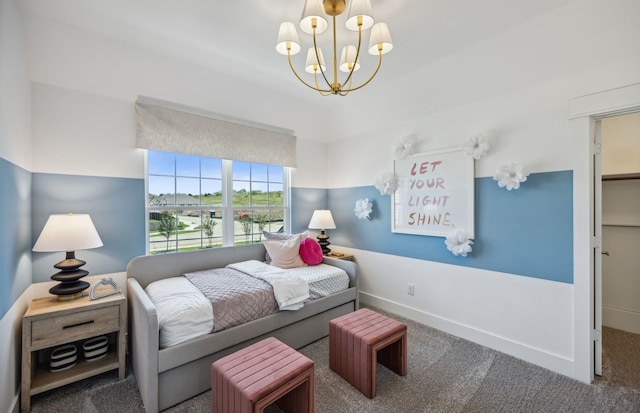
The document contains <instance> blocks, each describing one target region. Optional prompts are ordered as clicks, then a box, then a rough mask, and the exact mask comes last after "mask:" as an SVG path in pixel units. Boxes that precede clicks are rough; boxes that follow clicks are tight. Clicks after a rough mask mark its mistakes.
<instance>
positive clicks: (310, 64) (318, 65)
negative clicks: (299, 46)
mask: <svg viewBox="0 0 640 413" xmlns="http://www.w3.org/2000/svg"><path fill="white" fill-rule="evenodd" d="M318 57H320V62H318V59H317V57H316V49H314V48H313V47H310V48H309V50H308V51H307V63H306V64H305V65H304V70H306V71H307V72H308V73H315V72H316V70H320V71H322V72H324V71H325V69H326V68H327V67H326V66H325V64H324V57H323V56H322V50H321V49H320V48H318Z"/></svg>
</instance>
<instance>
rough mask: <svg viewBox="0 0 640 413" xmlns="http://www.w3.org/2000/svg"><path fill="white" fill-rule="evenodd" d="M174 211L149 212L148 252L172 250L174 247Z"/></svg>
mask: <svg viewBox="0 0 640 413" xmlns="http://www.w3.org/2000/svg"><path fill="white" fill-rule="evenodd" d="M177 226H178V221H177V216H176V213H175V211H162V212H159V211H152V212H150V213H149V252H150V253H152V254H157V253H165V252H172V251H175V249H176V242H175V241H176V236H177V232H176V228H177Z"/></svg>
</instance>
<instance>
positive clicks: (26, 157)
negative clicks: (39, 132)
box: [0, 0, 31, 170]
mask: <svg viewBox="0 0 640 413" xmlns="http://www.w3.org/2000/svg"><path fill="white" fill-rule="evenodd" d="M25 46H26V45H25V39H24V34H23V23H22V15H21V13H20V11H19V10H18V8H17V6H16V3H15V1H14V0H0V158H4V159H6V160H8V161H10V162H12V163H14V164H16V165H18V166H20V167H22V168H24V169H26V170H29V169H30V168H31V109H30V105H31V89H30V79H29V70H28V66H27V54H26V47H25Z"/></svg>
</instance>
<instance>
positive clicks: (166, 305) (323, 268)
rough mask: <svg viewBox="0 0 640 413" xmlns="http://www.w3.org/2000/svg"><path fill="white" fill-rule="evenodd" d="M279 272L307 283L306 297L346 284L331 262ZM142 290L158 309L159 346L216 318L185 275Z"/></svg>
mask: <svg viewBox="0 0 640 413" xmlns="http://www.w3.org/2000/svg"><path fill="white" fill-rule="evenodd" d="M278 270H280V269H278ZM281 271H284V272H285V273H286V274H288V276H291V277H300V278H301V279H302V280H304V281H305V282H306V283H307V284H308V290H309V299H308V300H315V299H318V298H322V297H326V296H328V295H331V294H334V293H337V292H339V291H342V290H346V289H347V288H348V287H349V276H348V275H347V273H346V272H345V271H344V270H342V269H340V268H338V267H334V266H332V265H327V264H320V265H314V266H305V267H299V268H290V269H286V270H281ZM145 292H146V293H147V295H148V296H149V298H150V299H151V301H152V302H153V303H154V305H155V307H156V310H157V314H158V324H159V327H160V347H162V348H165V347H170V346H174V345H176V344H179V343H182V342H184V341H187V340H190V339H192V338H195V337H198V336H200V335H204V334H209V333H211V332H212V331H213V329H214V322H215V320H214V319H213V310H212V307H211V302H210V301H209V300H208V299H207V298H206V297H205V296H204V294H202V293H201V292H200V290H198V289H197V288H196V287H195V286H194V285H193V284H191V282H190V281H189V280H188V279H187V278H185V277H182V276H179V277H170V278H165V279H162V280H158V281H154V282H152V283H150V284H149V285H148V286H147V288H145ZM308 300H307V301H308Z"/></svg>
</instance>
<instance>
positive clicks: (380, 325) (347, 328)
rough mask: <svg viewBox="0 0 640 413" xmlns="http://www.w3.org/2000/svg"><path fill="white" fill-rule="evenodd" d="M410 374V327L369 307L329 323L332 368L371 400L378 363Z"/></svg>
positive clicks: (330, 364)
mask: <svg viewBox="0 0 640 413" xmlns="http://www.w3.org/2000/svg"><path fill="white" fill-rule="evenodd" d="M378 362H380V364H382V365H384V366H386V367H388V368H389V369H391V370H392V371H394V372H396V373H397V374H399V375H401V376H406V375H407V326H406V325H405V324H402V323H400V322H399V321H396V320H393V319H391V318H389V317H386V316H384V315H382V314H378V313H376V312H375V311H371V310H369V309H368V308H363V309H360V310H358V311H354V312H353V313H349V314H346V315H343V316H341V317H338V318H335V319H333V320H331V321H329V367H330V368H331V370H333V371H335V372H336V373H338V374H339V375H340V376H342V378H343V379H345V380H346V381H348V382H349V383H350V384H351V385H352V386H354V387H355V388H357V389H358V390H360V391H361V392H362V394H364V395H365V396H367V397H368V398H370V399H373V398H374V397H375V396H376V368H377V363H378Z"/></svg>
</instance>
